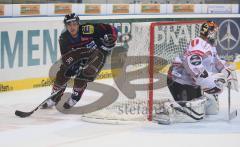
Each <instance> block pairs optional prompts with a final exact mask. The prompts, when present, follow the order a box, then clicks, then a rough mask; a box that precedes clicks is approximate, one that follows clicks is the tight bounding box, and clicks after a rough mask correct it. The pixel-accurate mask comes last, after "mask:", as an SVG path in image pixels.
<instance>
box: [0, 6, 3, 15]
mask: <svg viewBox="0 0 240 147" xmlns="http://www.w3.org/2000/svg"><path fill="white" fill-rule="evenodd" d="M3 15H4V5H0V16H3Z"/></svg>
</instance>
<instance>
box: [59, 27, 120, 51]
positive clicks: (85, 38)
mask: <svg viewBox="0 0 240 147" xmlns="http://www.w3.org/2000/svg"><path fill="white" fill-rule="evenodd" d="M105 34H111V35H112V36H113V37H114V38H115V40H116V39H117V30H116V28H115V27H113V26H111V25H108V24H103V23H99V24H83V25H80V26H79V32H78V36H77V37H76V38H73V37H72V36H71V35H70V33H69V32H68V31H67V30H65V31H63V32H62V34H61V35H60V38H59V44H60V51H61V55H64V54H66V53H67V52H69V51H72V50H73V49H76V48H82V47H85V48H89V49H95V48H101V46H102V45H103V44H102V43H101V40H100V38H103V37H104V35H105Z"/></svg>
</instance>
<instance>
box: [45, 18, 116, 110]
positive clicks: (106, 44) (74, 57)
mask: <svg viewBox="0 0 240 147" xmlns="http://www.w3.org/2000/svg"><path fill="white" fill-rule="evenodd" d="M63 22H64V25H65V30H64V31H63V32H62V34H61V35H60V38H59V44H60V51H61V56H62V58H61V61H62V63H61V66H60V70H59V71H58V72H57V74H56V79H55V81H54V84H53V88H52V93H54V92H56V91H59V90H61V92H62V94H63V92H64V91H65V89H66V86H67V82H68V81H69V80H70V78H71V77H74V85H73V92H72V95H71V97H70V98H69V99H68V101H67V102H66V103H65V104H64V105H63V107H64V108H65V109H70V108H71V107H73V106H74V105H75V104H76V103H77V102H78V101H79V100H80V98H81V96H82V94H83V92H84V90H85V89H86V87H87V83H88V82H92V81H94V79H95V78H96V77H97V75H98V74H99V72H100V71H101V69H102V67H103V65H104V64H105V61H106V57H107V56H108V55H109V54H110V53H111V50H112V48H113V47H114V46H115V44H116V40H117V30H116V28H115V27H113V26H111V25H108V24H102V23H99V24H82V25H81V24H80V20H79V17H78V16H77V15H75V14H74V13H71V14H68V15H66V16H65V18H64V21H63ZM62 94H60V95H62ZM59 100H60V97H57V98H56V97H55V98H53V99H49V100H48V101H47V102H46V103H45V104H43V105H42V108H43V109H46V108H51V107H53V106H55V105H56V104H57V103H58V102H59Z"/></svg>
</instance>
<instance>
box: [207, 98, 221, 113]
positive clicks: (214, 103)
mask: <svg viewBox="0 0 240 147" xmlns="http://www.w3.org/2000/svg"><path fill="white" fill-rule="evenodd" d="M205 96H206V98H207V101H206V104H205V112H206V115H216V114H218V112H219V101H218V95H217V94H214V95H212V94H205Z"/></svg>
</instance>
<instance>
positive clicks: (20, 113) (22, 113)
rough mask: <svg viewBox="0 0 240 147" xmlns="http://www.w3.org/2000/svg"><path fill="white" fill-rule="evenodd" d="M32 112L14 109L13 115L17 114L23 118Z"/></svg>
mask: <svg viewBox="0 0 240 147" xmlns="http://www.w3.org/2000/svg"><path fill="white" fill-rule="evenodd" d="M32 113H33V112H22V111H19V110H16V111H15V115H16V116H19V117H22V118H25V117H28V116H30V115H31V114H32Z"/></svg>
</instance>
